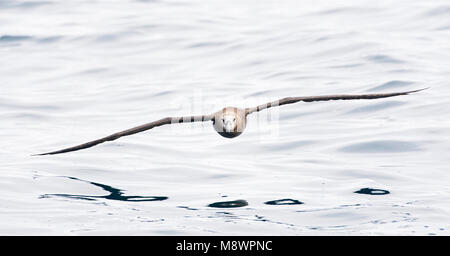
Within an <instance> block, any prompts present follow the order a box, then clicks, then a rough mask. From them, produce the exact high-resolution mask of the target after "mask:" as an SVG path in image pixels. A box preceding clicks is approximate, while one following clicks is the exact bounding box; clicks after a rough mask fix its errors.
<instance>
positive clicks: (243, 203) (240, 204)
mask: <svg viewBox="0 0 450 256" xmlns="http://www.w3.org/2000/svg"><path fill="white" fill-rule="evenodd" d="M247 205H248V203H247V201H245V200H235V201H225V202H216V203H212V204H209V205H208V206H209V207H214V208H236V207H244V206H247Z"/></svg>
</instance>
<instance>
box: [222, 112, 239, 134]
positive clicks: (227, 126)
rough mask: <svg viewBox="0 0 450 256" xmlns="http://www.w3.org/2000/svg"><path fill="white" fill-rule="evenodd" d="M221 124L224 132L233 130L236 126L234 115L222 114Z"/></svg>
mask: <svg viewBox="0 0 450 256" xmlns="http://www.w3.org/2000/svg"><path fill="white" fill-rule="evenodd" d="M221 121H222V126H223V129H224V131H225V132H233V131H234V128H235V127H236V117H235V116H234V115H223V116H222V120H221Z"/></svg>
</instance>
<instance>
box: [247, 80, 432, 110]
mask: <svg viewBox="0 0 450 256" xmlns="http://www.w3.org/2000/svg"><path fill="white" fill-rule="evenodd" d="M425 89H428V87H427V88H423V89H419V90H414V91H405V92H393V93H374V94H355V95H351V94H342V95H323V96H307V97H287V98H283V99H280V100H276V101H272V102H269V103H266V104H262V105H259V106H256V107H253V108H246V109H245V112H246V114H247V115H248V114H251V113H253V112H258V111H261V110H263V109H266V108H271V107H277V106H281V105H286V104H292V103H296V102H299V101H305V102H311V101H326V100H359V99H378V98H387V97H393V96H399V95H407V94H410V93H413V92H419V91H422V90H425Z"/></svg>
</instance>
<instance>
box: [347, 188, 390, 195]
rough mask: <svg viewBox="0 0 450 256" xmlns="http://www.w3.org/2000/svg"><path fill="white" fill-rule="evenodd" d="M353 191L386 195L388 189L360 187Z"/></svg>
mask: <svg viewBox="0 0 450 256" xmlns="http://www.w3.org/2000/svg"><path fill="white" fill-rule="evenodd" d="M353 193H357V194H366V195H387V194H390V192H389V191H387V190H384V189H377V188H362V189H360V190H358V191H355V192H353Z"/></svg>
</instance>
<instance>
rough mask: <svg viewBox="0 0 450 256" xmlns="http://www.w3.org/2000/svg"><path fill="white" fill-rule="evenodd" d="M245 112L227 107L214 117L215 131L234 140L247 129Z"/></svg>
mask: <svg viewBox="0 0 450 256" xmlns="http://www.w3.org/2000/svg"><path fill="white" fill-rule="evenodd" d="M245 125H246V118H245V111H243V110H241V109H238V108H233V107H227V108H224V109H222V110H221V111H218V112H217V113H216V114H215V115H214V129H215V130H216V131H217V132H218V133H219V134H220V135H222V136H223V137H226V138H234V137H236V136H239V135H240V134H241V133H242V132H243V131H244V129H245Z"/></svg>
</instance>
